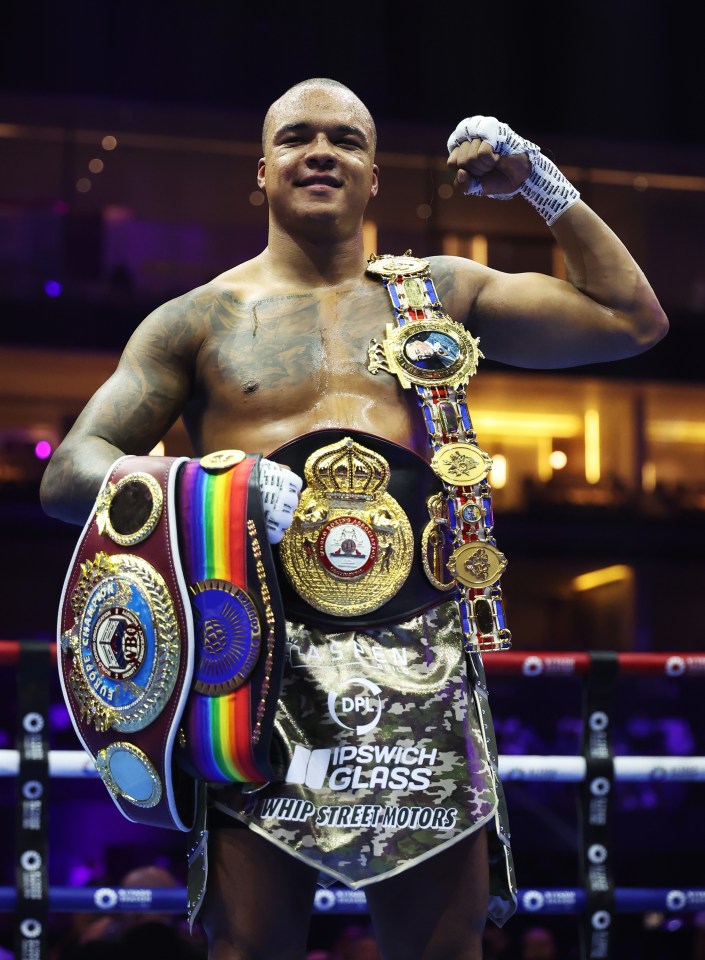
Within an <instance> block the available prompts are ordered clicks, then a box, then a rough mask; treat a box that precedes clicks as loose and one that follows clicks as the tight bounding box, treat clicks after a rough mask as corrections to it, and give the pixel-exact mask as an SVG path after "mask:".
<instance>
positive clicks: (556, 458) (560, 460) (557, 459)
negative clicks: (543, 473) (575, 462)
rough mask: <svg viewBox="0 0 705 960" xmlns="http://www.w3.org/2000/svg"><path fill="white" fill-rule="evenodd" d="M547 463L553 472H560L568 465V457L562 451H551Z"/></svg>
mask: <svg viewBox="0 0 705 960" xmlns="http://www.w3.org/2000/svg"><path fill="white" fill-rule="evenodd" d="M548 462H549V463H550V464H551V467H552V468H553V469H554V470H562V469H563V467H565V465H566V464H567V463H568V457H567V456H566V455H565V453H564V452H563V450H553V451H551V454H550V456H549V458H548Z"/></svg>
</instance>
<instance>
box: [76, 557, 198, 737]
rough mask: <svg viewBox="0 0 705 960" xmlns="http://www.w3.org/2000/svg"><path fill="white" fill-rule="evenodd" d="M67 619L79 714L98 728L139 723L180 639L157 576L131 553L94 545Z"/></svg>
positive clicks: (147, 718)
mask: <svg viewBox="0 0 705 960" xmlns="http://www.w3.org/2000/svg"><path fill="white" fill-rule="evenodd" d="M71 607H72V609H73V612H74V614H75V617H76V621H75V623H74V626H73V627H72V628H71V629H70V630H67V631H65V632H64V633H63V635H62V637H61V652H62V655H65V656H69V657H71V658H72V665H71V671H70V673H69V675H68V685H69V687H70V688H71V691H72V692H73V695H74V697H75V699H76V702H77V704H78V707H79V708H80V719H81V720H82V721H85V722H86V723H87V724H92V725H93V726H94V727H95V729H96V730H97V731H99V732H105V731H106V730H108V729H110V728H112V729H115V730H120V731H123V732H124V731H136V730H143V729H144V728H145V727H147V726H149V724H150V723H152V722H153V720H154V719H155V718H156V717H157V716H159V714H160V713H161V711H162V710H163V709H164V707H165V705H166V703H167V701H168V699H169V697H170V696H171V692H172V690H173V689H174V684H175V683H176V677H177V673H178V669H179V657H180V649H181V641H180V636H179V628H178V621H177V619H176V613H175V610H174V603H173V601H172V599H171V595H170V594H169V590H168V588H167V586H166V583H165V582H164V580H163V578H162V576H161V575H160V574H159V573H158V571H157V570H156V569H155V568H154V567H153V566H152V565H151V564H150V563H148V562H147V561H146V560H143V559H142V558H141V557H137V556H133V555H131V554H127V553H125V554H118V555H115V556H112V557H109V556H108V555H107V554H105V553H98V554H96V556H95V557H94V559H93V560H92V561H90V560H87V561H86V563H84V564H82V565H81V575H80V577H79V578H78V581H77V583H76V586H75V587H74V591H73V593H72V595H71Z"/></svg>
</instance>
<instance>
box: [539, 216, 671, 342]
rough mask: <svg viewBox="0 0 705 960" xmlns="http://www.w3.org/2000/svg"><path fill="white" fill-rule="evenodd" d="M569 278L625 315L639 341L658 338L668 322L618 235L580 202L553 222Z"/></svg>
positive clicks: (654, 340)
mask: <svg viewBox="0 0 705 960" xmlns="http://www.w3.org/2000/svg"><path fill="white" fill-rule="evenodd" d="M550 229H551V232H552V233H553V235H554V237H555V238H556V240H557V242H558V244H559V246H560V248H561V250H562V252H563V256H564V259H565V263H566V269H567V273H568V279H569V281H570V282H571V283H572V284H573V286H574V287H576V288H577V289H578V290H580V292H581V293H584V294H586V295H587V296H588V297H590V298H591V299H592V300H594V301H595V302H596V303H599V304H601V305H602V306H604V307H607V308H608V309H609V310H612V311H615V312H616V313H620V314H626V315H627V316H629V318H630V321H631V323H632V325H633V328H634V335H635V338H636V340H637V341H639V342H641V343H643V344H648V343H652V342H654V343H655V342H657V341H658V340H659V339H661V337H662V336H663V335H664V334H665V332H666V329H667V327H668V322H667V320H666V319H665V317H664V314H663V310H662V309H661V306H660V304H659V302H658V300H657V298H656V295H655V293H654V291H653V289H652V288H651V285H650V283H649V281H648V280H647V279H646V277H645V275H644V273H643V272H642V270H641V268H640V267H639V265H638V264H637V263H636V261H635V260H634V258H633V256H632V255H631V253H630V252H629V250H628V249H627V248H626V246H625V245H624V244H623V243H622V241H621V240H620V239H619V238H618V237H617V236H616V234H615V233H614V232H613V231H612V230H611V229H610V227H608V226H607V224H606V223H605V222H604V221H603V220H602V219H600V217H599V216H598V215H597V214H596V213H595V212H594V211H593V210H591V209H590V208H589V207H588V206H587V205H586V204H584V203H583V202H582V201H579V202H578V203H576V204H575V205H574V206H573V207H571V209H570V210H568V211H566V213H565V214H563V216H561V217H559V218H558V219H557V220H556V221H555V223H554V224H552V225H551V228H550Z"/></svg>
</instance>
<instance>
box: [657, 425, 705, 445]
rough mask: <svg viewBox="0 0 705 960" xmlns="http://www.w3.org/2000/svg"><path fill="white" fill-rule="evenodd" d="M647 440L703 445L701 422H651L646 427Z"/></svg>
mask: <svg viewBox="0 0 705 960" xmlns="http://www.w3.org/2000/svg"><path fill="white" fill-rule="evenodd" d="M646 434H647V436H648V438H649V440H656V441H660V442H661V443H705V423H703V422H702V421H701V420H700V421H698V420H651V421H650V422H648V423H647V425H646Z"/></svg>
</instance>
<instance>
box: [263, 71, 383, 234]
mask: <svg viewBox="0 0 705 960" xmlns="http://www.w3.org/2000/svg"><path fill="white" fill-rule="evenodd" d="M270 119H271V122H270V123H269V124H268V127H267V132H266V137H265V145H264V148H265V155H264V157H263V158H262V159H261V160H260V161H259V166H258V171H257V182H258V184H259V186H260V188H261V189H262V190H264V191H265V192H266V194H267V199H268V201H269V208H270V215H271V216H272V217H273V218H274V219H275V220H276V221H277V222H278V223H280V224H281V225H282V226H283V227H284V228H285V229H293V230H296V229H301V228H304V229H306V228H311V227H314V228H315V229H316V230H324V231H326V232H329V231H330V230H331V228H333V229H334V230H336V232H340V231H342V232H345V233H349V232H352V231H354V230H356V229H358V227H359V224H360V221H361V219H362V215H363V213H364V210H365V208H366V206H367V203H368V201H369V200H370V198H371V197H373V196H375V195H376V193H377V166H376V164H375V163H374V143H373V139H374V132H373V129H372V126H371V124H370V121H369V115H368V114H367V112H366V110H365V108H364V106H363V104H362V103H361V102H360V101H359V100H358V99H357V97H355V96H354V95H352V94H350V93H349V92H348V91H345V90H336V89H331V88H328V87H310V88H305V89H303V90H299V91H295V92H293V93H292V94H289V95H285V96H284V97H283V98H282V99H281V100H280V101H278V103H277V104H276V105H275V107H274V110H273V113H272V116H271V118H270Z"/></svg>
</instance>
